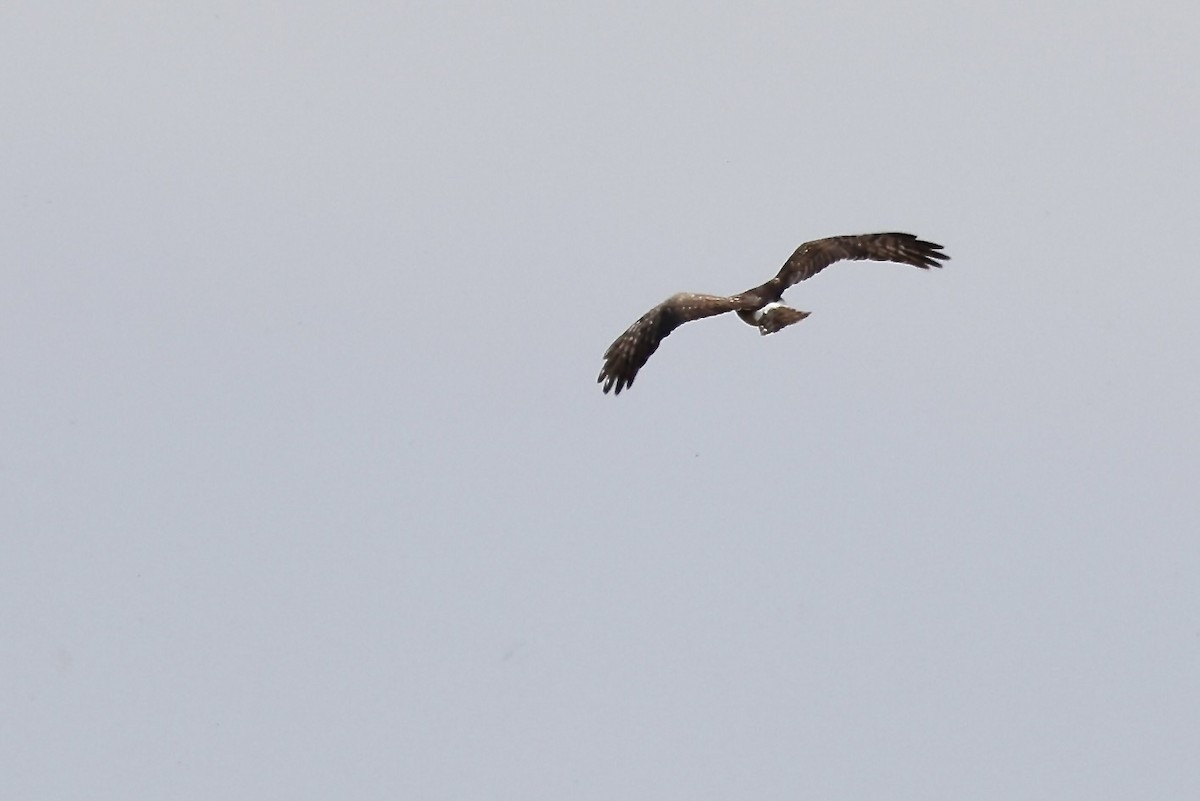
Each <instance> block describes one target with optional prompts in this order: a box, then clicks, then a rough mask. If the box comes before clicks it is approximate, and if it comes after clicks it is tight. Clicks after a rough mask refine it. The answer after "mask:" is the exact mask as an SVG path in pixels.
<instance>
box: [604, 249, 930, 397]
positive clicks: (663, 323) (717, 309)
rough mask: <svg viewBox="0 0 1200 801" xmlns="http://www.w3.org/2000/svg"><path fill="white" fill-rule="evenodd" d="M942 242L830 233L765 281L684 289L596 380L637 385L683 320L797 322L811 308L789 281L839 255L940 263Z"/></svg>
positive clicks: (766, 325) (770, 327)
mask: <svg viewBox="0 0 1200 801" xmlns="http://www.w3.org/2000/svg"><path fill="white" fill-rule="evenodd" d="M941 251H942V246H941V245H937V244H934V243H933V242H926V241H924V240H922V239H917V238H916V237H915V236H913V235H912V234H899V233H890V234H859V235H857V236H831V237H829V238H827V239H816V240H814V241H812V242H805V243H804V244H803V245H801V246H800V247H798V248H796V252H795V253H793V254H792V256H791V258H790V259H788V260H787V261H786V262H784V263H783V267H782V268H781V269H780V270H779V273H778V274H777V275H776V276H775V277H774V278H772V279H771V280H770V281H767V282H766V283H765V284H762V285H761V286H756V287H754V288H753V289H747V290H746V291H745V292H740V293H738V294H736V295H730V296H728V297H723V296H721V295H696V294H693V293H691V292H680V293H678V294H676V295H672V296H671V297H669V298H667V299H666V300H664V301H663V302H662V303H660V304H658V305H657V306H655V307H654V308H653V309H651V310H650V311H648V312H646V313H645V314H643V315H642V316H641V317H640V318H639V319H638V321H637V322H636V323H634V324H633V325H631V326H629V328H627V329H626V330H625V333H623V334H621V336H619V337H617V339H616V341H615V342H613V343H612V344H611V345H609V346H608V350H606V351H605V352H604V367H603V368H601V370H600V377H599V378H597V379H596V382H597V383H603V384H604V392H605V393H606V394H607V393H608V391H609V390H614V391H615V394H617V395H620V394H621V390H622V389H625V388H626V387H628V386H632V385H633V379H635V378H637V374H638V370H641V369H642V366H643V365H644V364H645V363H646V361H647V360H648V359H649V358H650V356H651V355H652V354H653V353H654V351H656V350H658V345H659V343H661V342H662V341H663V339H665V338H666V337H667V335H669V334H670V333H671V332H672V331H674V330H675V329H676V328H678V327H679V326H681V325H683V324H684V323H688V322H691V321H692V320H699V319H701V318H704V317H712V316H714V315H717V314H724V313H725V312H731V311H732V312H737V315H738V317H740V318H742V321H743V322H745V323H748V324H749V325H753V326H756V327H757V328H758V331H759V333H761V334H762V335H764V336H766V335H767V334H774V333H775V332H776V331H782V330H783V329H784V328H787V327H788V326H789V325H791V324H792V323H798V322H800V321H801V320H803V319H804V318H805V317H807V316H808V315H809V314H810V313H811V312H806V311H800V310H799V309H793V308H791V307H789V306H785V305H783V303H781V302H780V299H781V298H782V297H783V293H784V291H785V290H787V288H788V287H790V286H792V285H794V284H798V283H800V282H801V281H803V280H804V279H805V278H811V277H813V276H814V275H816V274H817V273H819V272H820V271H821V270H824V269H825V268H826V267H828V266H829V265H831V264H833V263H835V262H839V261H862V260H866V259H869V260H871V261H894V262H898V263H900V264H911V265H912V266H914V267H920V268H921V269H922V270H928V269H929V268H930V267H941V266H942V265H941V262H942V261H945V260H947V259H949V258H950V257H949V256H947V255H946V254H945V253H942V252H941Z"/></svg>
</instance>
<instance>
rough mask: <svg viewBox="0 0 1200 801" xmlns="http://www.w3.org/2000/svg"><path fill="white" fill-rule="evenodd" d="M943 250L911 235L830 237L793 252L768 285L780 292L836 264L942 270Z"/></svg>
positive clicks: (807, 244)
mask: <svg viewBox="0 0 1200 801" xmlns="http://www.w3.org/2000/svg"><path fill="white" fill-rule="evenodd" d="M941 250H942V246H941V245H937V244H934V243H933V242H926V241H925V240H923V239H917V238H916V237H915V236H913V235H912V234H899V233H889V234H859V235H857V236H831V237H829V238H828V239H817V240H814V241H812V242H805V243H804V244H803V245H801V246H800V247H798V248H796V252H795V253H793V254H792V257H791V258H790V259H788V260H787V261H786V262H784V264H783V267H782V268H781V269H780V270H779V274H778V275H776V276H775V278H774V279H772V281H771V282H768V283H775V284H777V285H778V286H779V291H780V292H782V291H783V290H784V289H786V288H787V287H789V286H792V285H793V284H798V283H800V282H801V281H803V280H804V279H805V278H811V277H813V276H814V275H816V274H817V273H819V272H821V270H824V269H825V268H826V267H828V266H829V265H831V264H833V263H834V262H838V261H844V260H849V261H861V260H863V259H871V260H872V261H895V262H899V263H901V264H911V265H912V266H914V267H920V268H921V269H922V270H928V269H929V268H930V267H941V266H942V265H941V262H942V261H945V260H946V259H949V258H950V257H949V256H947V255H946V254H945V253H942V252H941Z"/></svg>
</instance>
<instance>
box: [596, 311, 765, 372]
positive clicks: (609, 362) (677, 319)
mask: <svg viewBox="0 0 1200 801" xmlns="http://www.w3.org/2000/svg"><path fill="white" fill-rule="evenodd" d="M748 307H749V308H753V304H748V303H747V301H745V300H742V299H741V298H739V297H737V296H734V297H728V298H727V297H721V296H719V295H694V294H691V293H690V292H681V293H679V294H677V295H672V296H671V297H669V298H667V299H666V300H664V301H663V302H662V303H660V304H658V305H657V306H655V307H654V308H653V309H651V310H650V311H648V312H646V313H645V314H643V315H642V316H641V318H639V319H638V321H637V322H636V323H634V324H633V325H631V326H629V328H627V329H626V330H625V333H623V334H621V336H619V337H617V338H616V340H615V341H614V342H613V343H612V344H611V345H609V346H608V350H606V351H605V352H604V367H603V368H601V370H600V376H599V377H598V378H597V379H596V381H597V383H599V382H601V381H603V382H604V391H605V393H607V392H608V391H609V390H610V389H614V388H615V391H616V394H618V395H620V394H621V390H622V389H624V388H625V387H628V386H630V385H631V384H633V379H634V378H636V377H637V374H638V370H640V369H642V365H644V364H645V363H646V360H647V359H649V358H650V356H651V354H653V353H654V351H656V350H658V345H659V343H660V342H662V341H663V339H665V338H666V337H667V335H669V334H670V333H671V332H672V331H674V330H675V329H676V328H678V327H679V326H681V325H683V324H684V323H687V322H690V321H692V320H699V319H701V318H703V317H712V316H713V315H717V314H724V313H725V312H731V311H736V310H738V309H743V308H748Z"/></svg>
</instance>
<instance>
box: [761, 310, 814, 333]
mask: <svg viewBox="0 0 1200 801" xmlns="http://www.w3.org/2000/svg"><path fill="white" fill-rule="evenodd" d="M810 314H812V312H806V311H800V310H799V309H793V308H791V307H790V306H775V307H773V308H771V309H768V310H767V311H766V313H764V314H763V315H762V317H761V318H759V320H758V332H759V333H760V334H762V335H763V336H766V335H767V334H774V333H775V332H776V331H782V330H783V329H785V328H787V327H788V326H789V325H791V324H792V323H798V322H800V321H801V320H803V319H804V318H805V317H807V316H808V315H810Z"/></svg>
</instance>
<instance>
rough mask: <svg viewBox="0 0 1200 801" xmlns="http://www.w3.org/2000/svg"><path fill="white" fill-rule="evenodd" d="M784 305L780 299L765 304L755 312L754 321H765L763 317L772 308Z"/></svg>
mask: <svg viewBox="0 0 1200 801" xmlns="http://www.w3.org/2000/svg"><path fill="white" fill-rule="evenodd" d="M782 305H783V304H782V303H780V302H779V301H775V302H774V303H768V304H767V305H766V306H763V307H762V308H761V309H759V310H758V311H756V312H755V313H754V322H756V323H761V322H762V321H763V318H764V317H766V316H767V314H768V313H769V312H770V311H771V309H778V308H779V307H780V306H782Z"/></svg>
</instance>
